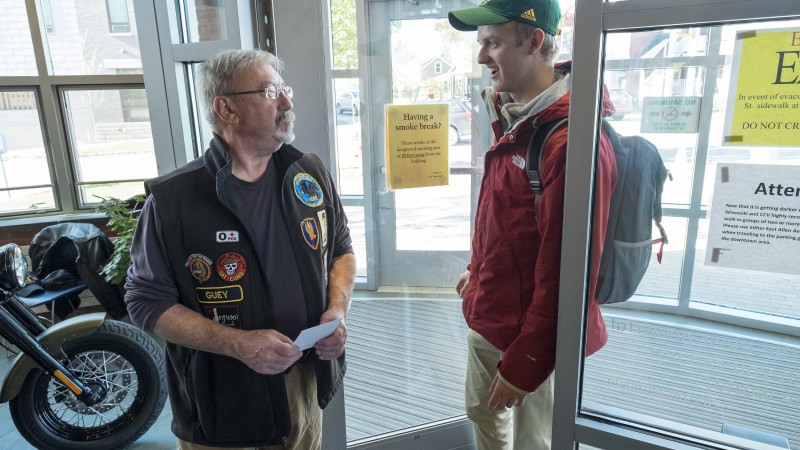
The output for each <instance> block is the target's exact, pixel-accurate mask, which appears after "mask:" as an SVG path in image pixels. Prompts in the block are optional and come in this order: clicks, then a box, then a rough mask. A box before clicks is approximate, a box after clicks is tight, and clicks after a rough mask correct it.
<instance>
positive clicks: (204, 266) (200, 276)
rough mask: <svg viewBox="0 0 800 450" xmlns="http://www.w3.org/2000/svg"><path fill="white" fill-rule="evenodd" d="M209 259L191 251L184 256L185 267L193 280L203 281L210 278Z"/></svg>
mask: <svg viewBox="0 0 800 450" xmlns="http://www.w3.org/2000/svg"><path fill="white" fill-rule="evenodd" d="M211 264H212V262H211V259H210V258H208V257H207V256H205V255H201V254H199V253H193V254H191V255H189V257H188V258H186V267H188V268H189V273H191V274H192V276H193V277H194V278H195V280H197V281H199V282H200V283H203V282H204V281H208V279H209V278H211Z"/></svg>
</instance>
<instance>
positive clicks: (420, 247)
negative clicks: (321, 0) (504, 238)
mask: <svg viewBox="0 0 800 450" xmlns="http://www.w3.org/2000/svg"><path fill="white" fill-rule="evenodd" d="M461 3H463V2H457V1H436V2H433V1H421V2H407V1H391V2H369V3H368V12H367V13H368V20H369V27H368V29H369V32H370V36H369V37H368V43H369V46H370V48H371V52H372V53H371V54H370V56H369V58H368V67H369V68H368V73H369V75H368V80H367V83H366V84H367V94H368V95H366V96H362V98H361V103H362V104H366V105H367V107H368V108H369V110H368V112H369V120H370V122H371V124H372V126H371V127H370V128H371V130H370V142H369V145H370V152H371V156H372V158H371V159H372V162H373V163H372V167H373V173H374V174H376V179H375V180H374V184H373V186H374V189H373V190H374V200H375V202H376V204H377V207H376V208H375V216H376V217H375V223H376V230H377V236H376V237H377V242H378V252H379V255H380V256H379V258H378V260H379V263H378V267H377V269H378V271H379V278H380V282H379V284H380V285H384V286H425V287H448V288H452V287H453V286H454V285H455V282H456V279H457V278H458V276H459V275H460V274H461V273H462V272H463V271H464V270H466V267H467V264H468V263H469V250H470V242H471V232H470V231H471V224H472V218H473V216H474V214H473V213H474V208H475V204H476V202H477V192H478V186H479V183H480V175H481V173H480V169H479V168H480V167H482V158H481V156H482V154H483V152H485V151H486V148H487V145H485V143H482V140H481V139H480V138H479V137H478V136H475V135H473V132H472V130H473V129H475V128H480V129H482V130H487V131H488V126H486V127H478V126H477V124H476V126H475V127H473V122H474V121H475V120H476V119H477V116H478V115H479V114H482V113H483V111H482V108H480V102H481V100H480V94H479V92H480V90H479V88H478V85H479V84H480V77H481V69H480V66H478V65H477V64H476V63H475V57H474V54H473V48H474V46H475V42H476V36H475V33H462V32H458V31H456V30H455V29H453V28H452V27H451V26H450V24H449V23H448V21H447V13H448V11H450V10H451V9H457V8H460V7H463V5H462V4H461ZM467 6H469V5H467ZM346 100H347V99H345V98H342V108H345V106H346V105H344V103H346ZM433 104H442V105H444V106H443V108H446V110H447V122H446V123H445V121H444V120H441V122H440V126H441V128H440V129H441V130H444V129H446V130H447V133H446V135H444V133H442V135H440V137H439V138H438V139H439V140H438V141H436V146H437V147H438V148H439V150H438V151H439V152H441V153H444V154H445V155H446V159H447V174H446V175H447V177H446V178H447V181H446V182H444V183H443V184H442V185H436V186H429V187H409V188H397V186H390V184H389V183H388V181H387V180H388V177H387V173H388V174H391V173H392V172H393V167H392V162H393V161H396V159H394V158H396V157H398V156H399V155H397V154H393V153H392V156H393V157H392V159H390V160H389V161H387V150H386V149H387V146H386V142H387V133H386V125H385V124H386V106H387V105H433ZM404 111H405V110H404ZM403 123H404V124H405V123H406V122H403ZM408 123H411V122H408ZM412 125H413V124H412ZM390 130H392V131H394V130H395V127H394V125H392V126H391V127H390ZM484 134H487V132H486V131H484ZM390 136H391V135H390ZM404 136H408V137H409V138H413V139H409V141H415V140H416V139H417V137H419V136H420V135H419V134H417V133H414V132H412V133H406V134H404ZM402 139H406V138H405V137H403V138H402ZM390 143H391V142H390ZM417 148H418V149H419V148H420V147H417ZM422 150H427V149H422ZM392 151H393V149H392V148H391V146H390V148H389V153H391V152H392ZM419 154H420V155H422V154H424V152H422V151H421V152H419ZM404 156H405V155H404ZM439 157H441V158H444V155H440V156H439ZM434 158H436V157H434ZM387 162H388V164H387ZM413 162H414V163H415V164H411V165H409V167H412V170H414V171H417V170H419V171H425V170H428V169H429V166H430V164H432V162H433V160H432V158H430V157H428V158H426V157H425V156H422V157H418V158H414V159H413Z"/></svg>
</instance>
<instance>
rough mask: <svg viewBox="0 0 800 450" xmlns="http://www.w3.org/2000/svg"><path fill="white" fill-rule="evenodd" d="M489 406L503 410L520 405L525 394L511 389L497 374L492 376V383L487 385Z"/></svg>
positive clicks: (523, 400) (523, 401)
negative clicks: (489, 385)
mask: <svg viewBox="0 0 800 450" xmlns="http://www.w3.org/2000/svg"><path fill="white" fill-rule="evenodd" d="M489 394H490V395H491V397H489V408H492V409H497V410H500V411H502V410H504V409H506V408H511V407H513V406H522V404H523V403H525V397H526V395H525V394H520V393H518V392H517V391H514V390H512V389H511V388H509V387H508V386H506V384H505V383H504V382H503V380H501V379H500V376H499V375H495V376H494V380H492V385H491V387H489Z"/></svg>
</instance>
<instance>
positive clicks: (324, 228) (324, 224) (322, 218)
mask: <svg viewBox="0 0 800 450" xmlns="http://www.w3.org/2000/svg"><path fill="white" fill-rule="evenodd" d="M317 218H318V219H319V235H320V237H321V238H322V248H325V247H327V246H328V213H326V212H325V210H324V209H323V210H321V211H317Z"/></svg>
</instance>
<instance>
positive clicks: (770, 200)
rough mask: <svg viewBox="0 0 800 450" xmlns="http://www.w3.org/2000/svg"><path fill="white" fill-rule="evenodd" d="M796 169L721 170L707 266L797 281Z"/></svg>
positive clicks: (799, 188)
mask: <svg viewBox="0 0 800 450" xmlns="http://www.w3.org/2000/svg"><path fill="white" fill-rule="evenodd" d="M798 180H800V166H778V165H766V164H719V165H717V176H716V182H715V184H714V198H713V200H712V204H711V220H710V222H709V227H708V246H707V247H706V265H708V266H718V267H730V268H734V269H747V270H758V271H762V272H774V273H787V274H793V275H800V258H798V255H800V181H798Z"/></svg>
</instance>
